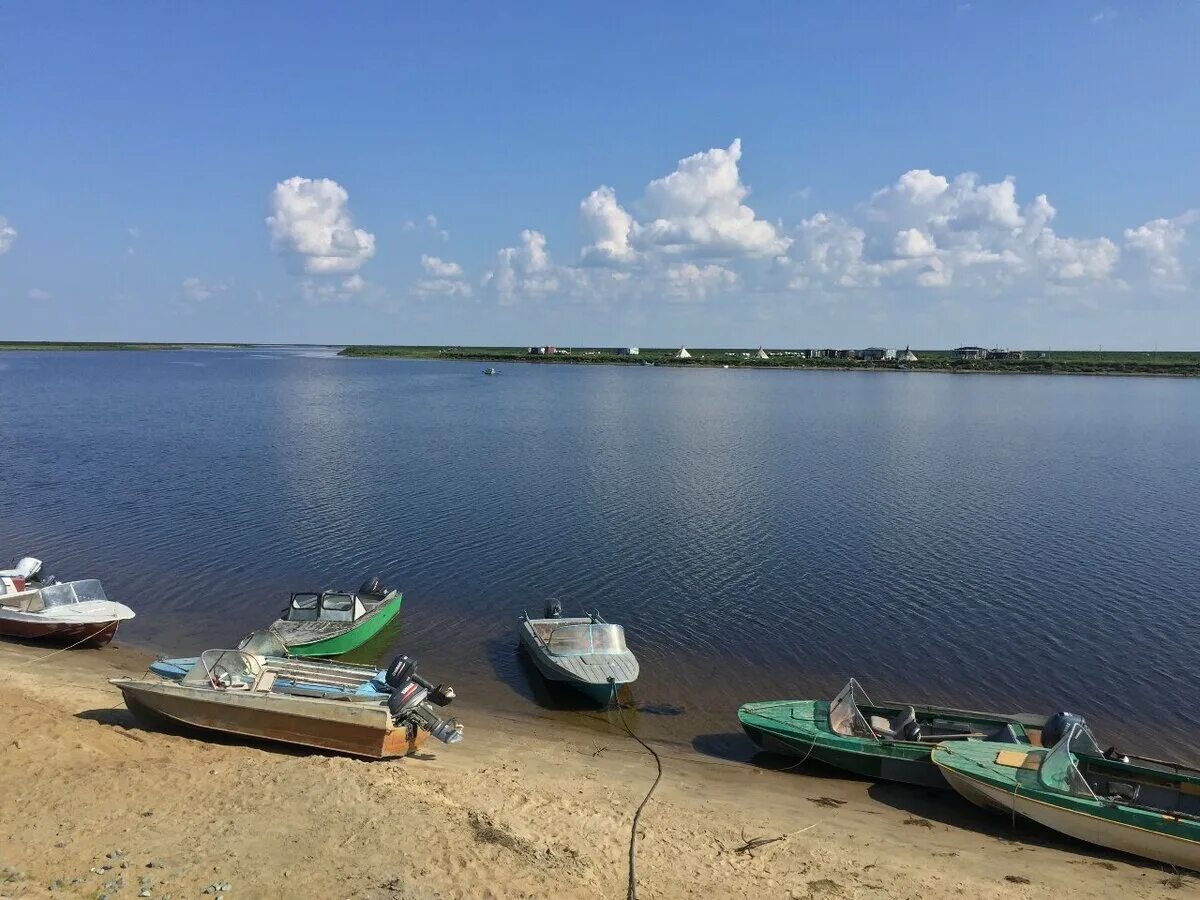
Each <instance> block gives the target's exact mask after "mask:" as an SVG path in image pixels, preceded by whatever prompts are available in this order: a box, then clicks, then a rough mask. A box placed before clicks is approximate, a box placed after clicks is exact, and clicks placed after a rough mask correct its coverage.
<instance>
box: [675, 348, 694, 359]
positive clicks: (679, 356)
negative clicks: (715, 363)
mask: <svg viewBox="0 0 1200 900" xmlns="http://www.w3.org/2000/svg"><path fill="white" fill-rule="evenodd" d="M675 358H676V359H691V358H692V354H690V353H688V352H687V347H680V348H679V352H678V353H676V354H675Z"/></svg>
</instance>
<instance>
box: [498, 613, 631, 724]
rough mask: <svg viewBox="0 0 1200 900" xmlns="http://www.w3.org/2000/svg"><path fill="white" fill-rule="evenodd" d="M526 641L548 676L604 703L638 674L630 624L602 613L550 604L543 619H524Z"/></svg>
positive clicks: (524, 617) (523, 637)
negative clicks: (572, 614) (628, 637)
mask: <svg viewBox="0 0 1200 900" xmlns="http://www.w3.org/2000/svg"><path fill="white" fill-rule="evenodd" d="M520 635H521V646H523V647H524V648H525V649H526V650H527V651H528V652H529V656H530V658H531V659H532V660H533V664H534V666H536V667H537V670H538V671H539V672H540V673H541V674H542V676H543V677H545V678H546V679H547V680H548V681H553V682H557V683H559V684H565V685H567V686H569V687H572V688H574V689H576V690H577V691H580V692H581V693H583V694H585V695H586V696H588V697H590V698H591V699H592V700H594V701H595V702H596V703H598V704H600V705H601V706H607V705H609V704H610V703H612V702H613V700H614V698H615V697H616V695H617V691H618V690H619V689H620V688H621V687H622V686H624V685H627V684H632V683H633V682H635V681H636V680H637V677H638V671H639V670H638V661H637V657H635V656H634V655H633V652H632V651H631V650H630V649H629V648H628V647H627V646H626V644H625V629H624V628H622V627H621V626H620V625H613V624H612V623H610V622H606V621H604V619H602V618H601V617H600V614H599V613H592V614H591V615H590V616H581V617H576V618H563V615H562V606H561V605H559V604H558V603H556V602H551V603H550V604H548V605H547V608H546V614H545V617H544V618H541V619H533V618H530V616H529V613H525V614H524V616H523V617H522V619H521V631H520Z"/></svg>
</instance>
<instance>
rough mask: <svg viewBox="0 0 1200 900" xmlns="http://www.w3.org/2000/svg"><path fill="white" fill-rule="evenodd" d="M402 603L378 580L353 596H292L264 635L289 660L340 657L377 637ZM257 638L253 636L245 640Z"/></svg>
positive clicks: (338, 593) (337, 593)
mask: <svg viewBox="0 0 1200 900" xmlns="http://www.w3.org/2000/svg"><path fill="white" fill-rule="evenodd" d="M403 600H404V595H403V594H401V593H400V592H399V591H395V590H387V589H385V588H383V587H382V586H381V585H380V584H379V579H377V578H373V579H370V580H368V581H367V582H366V583H365V584H364V585H363V586H362V587H361V588H359V590H358V591H357V592H355V593H348V592H346V591H321V592H301V593H295V594H292V595H291V599H290V600H289V601H288V605H287V609H285V610H284V611H283V615H282V616H281V617H280V618H278V619H276V620H275V622H274V624H272V625H271V627H270V628H269V629H267V632H268V635H269V637H270V638H274V639H275V640H277V641H278V642H279V643H281V644H282V645H283V647H284V651H285V652H286V654H287V655H289V656H340V655H341V654H343V653H349V652H350V651H351V650H354V649H355V648H357V647H360V646H362V645H363V644H365V643H366V642H367V641H369V640H370V639H371V638H373V637H374V636H375V635H377V634H378V633H379V632H380V630H382V628H383V627H384V626H385V625H387V624H388V622H390V621H392V619H394V618H396V614H397V613H398V612H400V604H401V603H402V602H403ZM260 634H261V633H259V632H256V633H255V634H254V635H251V636H249V637H248V638H246V639H245V640H246V641H250V640H252V639H254V638H258V637H259V635H260ZM263 637H264V638H267V636H266V635H264V636H263ZM268 639H269V638H268ZM243 643H245V641H243Z"/></svg>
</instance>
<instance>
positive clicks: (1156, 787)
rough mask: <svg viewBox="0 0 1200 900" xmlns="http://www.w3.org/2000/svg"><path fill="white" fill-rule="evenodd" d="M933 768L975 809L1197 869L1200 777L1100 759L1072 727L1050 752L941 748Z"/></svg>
mask: <svg viewBox="0 0 1200 900" xmlns="http://www.w3.org/2000/svg"><path fill="white" fill-rule="evenodd" d="M933 762H934V764H935V765H937V767H938V768H939V769H940V770H941V772H942V774H943V775H944V776H945V777H946V780H947V781H948V782H950V786H951V787H953V788H954V789H955V790H956V791H958V793H960V794H961V795H962V796H963V797H965V798H966V799H967V800H970V801H971V802H972V803H974V804H976V805H978V806H983V807H986V808H991V809H995V810H999V811H1001V812H1003V813H1005V814H1006V815H1011V814H1013V813H1019V814H1020V815H1022V816H1024V817H1026V818H1028V819H1032V820H1033V821H1035V822H1039V823H1041V824H1042V825H1045V826H1046V827H1047V828H1052V829H1054V830H1055V831H1058V832H1060V833H1062V834H1065V835H1069V836H1070V837H1073V838H1078V839H1079V840H1082V841H1087V842H1089V843H1092V844H1099V845H1100V846H1101V847H1108V848H1110V849H1112V850H1120V851H1122V852H1125V853H1132V854H1135V855H1137V856H1144V857H1146V858H1147V859H1154V860H1157V861H1159V862H1163V863H1168V864H1169V865H1173V866H1183V867H1185V868H1188V869H1195V870H1200V770H1197V769H1192V768H1188V767H1186V766H1181V765H1177V764H1175V763H1166V762H1161V761H1159V760H1149V759H1138V758H1136V757H1132V758H1131V757H1128V756H1123V755H1121V754H1119V753H1116V752H1115V751H1113V750H1109V751H1107V752H1105V753H1101V752H1100V749H1099V747H1097V746H1096V742H1095V739H1094V738H1093V737H1092V735H1091V732H1089V731H1088V730H1087V728H1086V727H1084V726H1082V725H1073V726H1071V728H1070V729H1069V730H1068V732H1067V733H1066V735H1065V736H1064V737H1063V738H1062V739H1061V740H1060V741H1058V742H1057V743H1056V744H1055V745H1054V747H1053V748H1052V749H1049V750H1047V749H1044V748H1040V747H1029V746H1022V745H1000V746H997V745H995V744H979V743H972V742H954V743H945V744H939V745H938V746H937V747H936V748H934V751H933Z"/></svg>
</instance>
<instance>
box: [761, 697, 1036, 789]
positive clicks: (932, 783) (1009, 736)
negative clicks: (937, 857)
mask: <svg viewBox="0 0 1200 900" xmlns="http://www.w3.org/2000/svg"><path fill="white" fill-rule="evenodd" d="M738 721H740V722H741V723H742V728H743V729H745V732H746V734H747V735H749V736H750V739H751V740H752V741H754V743H755V744H757V745H758V747H759V748H760V749H762V750H764V751H767V752H769V753H780V754H784V755H786V756H794V757H798V758H800V759H801V760H802V761H808V760H816V761H818V762H822V763H825V764H826V765H829V766H833V767H834V768H837V769H843V770H845V771H847V772H852V773H854V774H855V775H862V776H865V777H867V778H878V779H881V780H884V781H902V782H905V783H907V784H917V785H923V786H925V787H938V788H944V787H946V780H945V778H943V777H942V775H941V773H940V772H939V770H938V768H937V767H936V766H935V765H933V763H932V762H930V759H929V755H930V752H931V751H932V750H933V747H934V746H935V745H936V744H938V743H939V742H941V741H961V742H964V743H966V742H979V741H1000V742H1005V743H1013V744H1025V745H1029V744H1032V743H1037V742H1038V741H1039V740H1040V733H1041V726H1042V725H1043V724H1044V723H1045V721H1046V717H1045V716H1036V715H1027V714H1021V713H1015V714H1011V715H1005V714H1000V713H983V712H972V711H970V710H961V709H948V708H945V707H940V706H924V705H918V704H907V703H894V702H888V703H885V704H883V705H876V704H874V703H872V702H871V699H870V698H869V697H868V696H867V695H866V692H865V691H863V689H862V686H861V685H859V683H858V682H857V681H855V680H854V679H853V678H851V679H850V682H849V683H848V684H847V685H846V686H845V687H844V688H842V690H841V692H840V693H839V694H838V695H837V696H836V697H834V699H833V700H832V701H829V700H768V701H763V702H759V703H747V704H746V705H744V706H742V707H741V708H740V709H739V710H738Z"/></svg>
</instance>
